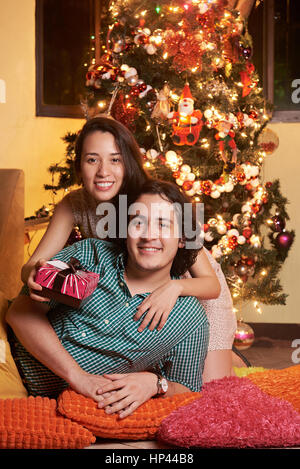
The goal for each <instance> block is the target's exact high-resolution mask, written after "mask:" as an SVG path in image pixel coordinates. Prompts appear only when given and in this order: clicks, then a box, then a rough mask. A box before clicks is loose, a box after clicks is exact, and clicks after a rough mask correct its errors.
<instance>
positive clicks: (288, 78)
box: [249, 0, 300, 121]
mask: <svg viewBox="0 0 300 469" xmlns="http://www.w3.org/2000/svg"><path fill="white" fill-rule="evenodd" d="M249 32H250V34H251V36H252V39H253V51H254V54H253V62H254V64H255V66H256V68H257V70H258V72H259V74H260V77H261V83H262V86H263V88H264V93H265V96H266V98H267V99H268V100H269V101H270V102H271V103H273V104H274V113H273V121H299V120H300V64H299V35H300V4H299V1H298V0H264V2H261V3H260V5H259V7H258V8H256V9H254V10H253V12H252V13H251V15H250V18H249Z"/></svg>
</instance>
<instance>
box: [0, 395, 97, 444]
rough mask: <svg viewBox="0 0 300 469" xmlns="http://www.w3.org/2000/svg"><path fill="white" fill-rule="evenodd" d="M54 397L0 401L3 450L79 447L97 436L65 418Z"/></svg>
mask: <svg viewBox="0 0 300 469" xmlns="http://www.w3.org/2000/svg"><path fill="white" fill-rule="evenodd" d="M56 407H57V404H56V401H55V400H54V399H48V398H46V397H32V396H31V397H28V398H23V399H3V400H0V448H1V449H75V448H77V449H79V448H84V447H86V446H89V445H90V444H91V443H94V442H95V440H96V438H95V437H94V436H93V435H92V433H90V432H89V431H88V430H87V429H86V428H84V427H82V426H81V425H78V424H77V423H75V422H71V420H68V419H66V418H64V417H63V416H62V415H59V413H58V412H57V410H56Z"/></svg>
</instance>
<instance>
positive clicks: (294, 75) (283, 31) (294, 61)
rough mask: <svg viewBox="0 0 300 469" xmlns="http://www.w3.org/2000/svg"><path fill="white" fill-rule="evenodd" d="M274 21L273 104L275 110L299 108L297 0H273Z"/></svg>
mask: <svg viewBox="0 0 300 469" xmlns="http://www.w3.org/2000/svg"><path fill="white" fill-rule="evenodd" d="M274 20H275V28H274V37H275V48H274V52H275V56H274V104H275V106H276V109H278V110H283V111H285V110H298V111H300V65H299V44H300V42H299V37H300V5H299V0H275V8H274ZM295 80H298V84H296V82H295ZM295 85H296V86H295ZM296 87H297V88H299V92H298V99H296V95H297V92H296V93H295V92H294V91H295V88H296ZM297 101H298V102H297Z"/></svg>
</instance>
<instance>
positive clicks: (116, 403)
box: [98, 322, 209, 418]
mask: <svg viewBox="0 0 300 469" xmlns="http://www.w3.org/2000/svg"><path fill="white" fill-rule="evenodd" d="M208 327H209V326H208V323H207V322H204V323H203V324H202V325H201V326H200V327H199V328H198V329H196V330H195V331H194V332H193V333H192V334H190V335H189V336H188V337H186V339H184V340H182V341H181V342H180V343H179V344H177V345H176V346H175V347H173V349H172V350H170V352H169V353H167V354H166V355H165V356H164V357H162V359H161V360H160V362H159V363H158V364H157V366H158V368H160V370H161V374H162V375H163V376H164V377H165V378H166V379H167V381H168V384H169V388H168V391H167V392H166V394H165V396H166V397H170V396H173V395H174V394H179V393H184V392H187V391H200V390H201V387H202V372H203V368H204V361H205V358H206V354H207V347H208V338H209V333H208ZM104 377H106V378H109V379H110V380H111V381H112V382H111V383H109V384H108V385H105V386H103V387H102V388H101V390H100V391H99V392H101V393H106V392H111V391H114V393H113V394H112V395H111V396H110V397H108V398H105V399H104V400H103V402H102V403H99V404H98V406H99V407H106V409H105V410H106V413H108V414H110V413H116V412H119V417H120V418H124V417H127V416H128V415H130V414H132V413H133V412H134V411H135V410H136V409H137V408H138V407H139V406H140V405H141V404H143V403H144V402H146V401H147V400H148V399H150V398H151V397H153V396H155V395H156V394H157V375H156V374H154V373H151V372H148V371H144V372H137V373H128V374H114V375H104Z"/></svg>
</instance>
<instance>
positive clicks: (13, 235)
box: [0, 169, 24, 299]
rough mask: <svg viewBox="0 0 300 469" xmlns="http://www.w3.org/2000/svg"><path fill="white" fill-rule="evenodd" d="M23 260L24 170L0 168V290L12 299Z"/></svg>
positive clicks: (19, 279) (18, 282) (17, 290)
mask: <svg viewBox="0 0 300 469" xmlns="http://www.w3.org/2000/svg"><path fill="white" fill-rule="evenodd" d="M23 262H24V173H23V171H22V170H20V169H0V291H2V293H3V294H4V296H5V298H7V299H12V298H14V297H15V296H16V295H17V294H18V292H19V291H20V287H21V285H22V282H21V278H20V271H21V267H22V265H23Z"/></svg>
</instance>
